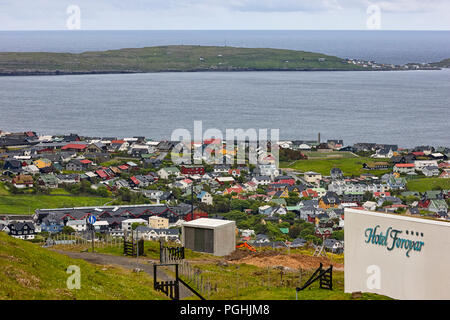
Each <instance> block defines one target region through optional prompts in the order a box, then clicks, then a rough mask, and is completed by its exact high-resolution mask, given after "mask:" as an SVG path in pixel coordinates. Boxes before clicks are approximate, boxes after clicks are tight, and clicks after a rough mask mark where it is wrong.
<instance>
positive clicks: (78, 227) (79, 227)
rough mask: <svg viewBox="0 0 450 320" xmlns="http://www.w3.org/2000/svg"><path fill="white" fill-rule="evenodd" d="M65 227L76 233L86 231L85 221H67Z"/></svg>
mask: <svg viewBox="0 0 450 320" xmlns="http://www.w3.org/2000/svg"><path fill="white" fill-rule="evenodd" d="M66 226H68V227H71V228H72V229H74V230H75V231H77V232H82V231H86V229H87V227H86V220H85V219H81V220H69V221H67V224H66Z"/></svg>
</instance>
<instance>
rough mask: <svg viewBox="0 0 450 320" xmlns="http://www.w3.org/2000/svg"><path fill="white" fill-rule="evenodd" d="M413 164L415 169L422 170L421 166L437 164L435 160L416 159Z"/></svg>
mask: <svg viewBox="0 0 450 320" xmlns="http://www.w3.org/2000/svg"><path fill="white" fill-rule="evenodd" d="M414 165H415V167H416V170H417V171H422V169H423V168H425V167H429V166H436V167H437V166H438V163H437V160H416V161H414Z"/></svg>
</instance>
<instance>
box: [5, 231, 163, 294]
mask: <svg viewBox="0 0 450 320" xmlns="http://www.w3.org/2000/svg"><path fill="white" fill-rule="evenodd" d="M70 265H77V266H79V267H80V269H81V288H80V289H79V290H69V289H67V286H66V281H67V278H68V276H70V274H67V273H66V270H67V267H68V266H70ZM104 269H105V268H104V267H103V266H98V265H92V264H89V263H87V262H85V261H82V260H76V259H71V258H69V257H67V256H65V255H61V254H58V253H56V252H52V251H49V250H47V249H44V248H41V247H39V246H37V245H36V244H33V243H29V242H26V241H22V240H18V239H14V238H12V237H9V236H8V235H6V234H5V233H3V232H0V270H1V272H0V300H5V299H20V300H24V299H64V300H65V299H69V300H73V299H90V300H91V299H101V300H103V299H108V300H109V299H165V297H164V296H163V295H161V294H158V293H156V292H155V291H154V290H153V282H152V279H151V278H150V276H148V275H147V274H144V273H139V274H136V273H133V272H132V271H129V270H126V269H122V268H119V267H111V266H108V267H106V270H104Z"/></svg>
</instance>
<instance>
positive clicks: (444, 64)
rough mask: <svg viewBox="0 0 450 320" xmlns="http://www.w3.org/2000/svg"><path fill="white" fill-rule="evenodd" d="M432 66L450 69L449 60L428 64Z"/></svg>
mask: <svg viewBox="0 0 450 320" xmlns="http://www.w3.org/2000/svg"><path fill="white" fill-rule="evenodd" d="M430 64H431V65H432V66H436V67H440V68H450V58H448V59H444V60H441V61H439V62H435V63H430Z"/></svg>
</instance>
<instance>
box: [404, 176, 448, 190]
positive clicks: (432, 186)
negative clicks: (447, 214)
mask: <svg viewBox="0 0 450 320" xmlns="http://www.w3.org/2000/svg"><path fill="white" fill-rule="evenodd" d="M407 188H408V190H410V191H419V192H425V191H427V190H438V189H439V188H442V189H444V190H449V189H450V179H443V178H420V179H412V180H409V181H408V183H407Z"/></svg>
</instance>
